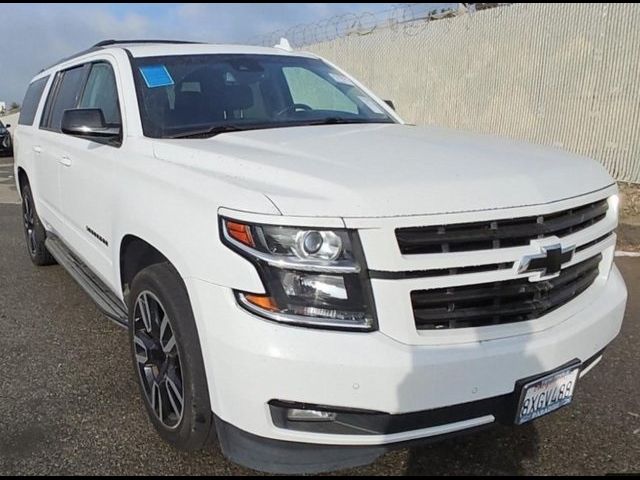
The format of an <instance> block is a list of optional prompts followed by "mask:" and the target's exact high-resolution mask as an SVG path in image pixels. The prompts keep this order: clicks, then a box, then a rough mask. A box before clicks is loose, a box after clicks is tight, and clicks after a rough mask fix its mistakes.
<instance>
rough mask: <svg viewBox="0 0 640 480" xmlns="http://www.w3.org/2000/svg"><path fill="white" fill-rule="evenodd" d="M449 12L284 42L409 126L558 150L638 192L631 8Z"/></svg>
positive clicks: (639, 102)
mask: <svg viewBox="0 0 640 480" xmlns="http://www.w3.org/2000/svg"><path fill="white" fill-rule="evenodd" d="M421 5H424V4H421ZM454 5H456V7H452V8H449V9H448V11H447V9H445V10H444V11H437V12H435V13H434V14H429V15H423V16H422V17H421V16H420V15H419V14H416V13H415V12H416V10H415V9H416V7H405V9H404V10H402V9H400V10H397V9H396V10H394V11H395V12H396V13H395V14H394V15H395V17H394V16H392V17H388V19H389V18H400V19H401V20H398V21H387V22H386V24H385V23H384V22H382V23H380V21H379V20H380V19H379V18H378V21H377V22H374V21H373V19H371V22H370V24H369V31H367V29H366V27H367V23H366V22H365V17H364V16H359V17H358V18H359V20H358V22H356V23H355V24H354V23H353V22H351V25H355V27H353V28H352V29H351V30H350V31H349V28H346V30H345V29H344V27H343V30H342V31H341V30H340V29H339V28H338V29H335V28H334V29H333V30H331V29H332V28H333V27H328V26H327V27H326V28H324V29H323V28H321V25H322V23H320V24H318V25H319V26H318V27H317V31H316V33H310V32H312V30H310V29H309V28H308V26H307V27H305V28H298V29H297V30H295V29H294V30H292V31H291V32H294V31H295V32H306V33H305V34H304V35H303V36H302V37H300V33H298V37H295V36H294V37H293V38H289V40H290V41H292V44H294V45H305V44H308V43H312V44H311V45H308V46H307V47H305V49H307V50H310V51H313V52H315V53H317V54H319V55H322V56H324V57H326V58H328V59H329V60H331V61H333V62H335V63H337V64H338V65H340V66H342V67H344V68H345V69H346V70H347V71H349V72H350V73H352V74H354V75H355V76H356V77H357V78H358V79H360V80H362V81H363V82H364V83H365V84H367V85H368V86H370V87H372V88H373V90H375V91H376V93H378V94H379V95H380V96H382V97H383V98H388V99H391V100H393V101H394V102H395V105H396V107H397V109H398V111H399V113H400V114H401V115H402V116H403V117H404V118H405V119H406V120H407V121H409V122H411V123H416V124H420V125H439V126H445V127H451V128H458V129H464V130H470V131H474V132H479V133H491V134H497V135H503V136H508V137H512V138H517V139H523V140H527V141H531V142H535V143H540V144H546V145H552V146H557V147H561V148H564V149H567V150H570V151H573V152H576V153H579V154H584V155H587V156H590V157H592V158H595V159H597V160H599V161H600V162H602V163H603V164H604V165H605V166H606V167H607V168H608V170H609V171H610V172H611V174H612V175H613V176H614V177H615V178H616V179H618V180H621V181H630V182H635V183H640V54H639V52H640V28H638V25H640V7H639V6H638V5H637V4H631V3H629V4H605V3H597V4H589V3H582V4H569V3H564V4H562V3H561V4H511V5H509V6H504V4H502V6H499V8H493V9H489V10H484V11H481V10H479V9H475V8H467V7H465V5H468V4H454ZM477 5H480V4H477ZM482 5H493V6H496V5H500V4H482ZM408 8H412V9H413V10H407V9H408ZM403 11H404V12H405V13H404V14H402V13H401V12H403ZM411 12H414V13H411ZM387 13H388V12H387ZM402 15H404V20H402ZM412 15H413V19H411V17H412ZM434 15H440V16H439V17H438V18H437V19H438V21H433V20H434V19H436V17H435V16H434ZM399 16H400V17H399ZM407 18H409V20H408V21H405V20H406V19H407ZM334 21H335V19H334ZM348 24H349V22H345V19H343V21H342V23H340V25H348ZM327 29H328V30H327ZM291 32H290V33H291ZM322 32H324V33H322ZM349 32H351V33H349ZM328 33H331V35H329V34H328ZM323 35H326V36H328V37H333V38H331V39H330V40H326V38H323ZM280 36H285V37H286V36H287V35H286V32H274V35H273V38H269V39H268V41H269V43H271V44H274V43H277V39H278V38H279V37H280ZM314 39H318V40H320V41H319V42H313V41H312V40H314ZM323 40H326V41H323ZM567 181H571V179H570V178H568V179H567Z"/></svg>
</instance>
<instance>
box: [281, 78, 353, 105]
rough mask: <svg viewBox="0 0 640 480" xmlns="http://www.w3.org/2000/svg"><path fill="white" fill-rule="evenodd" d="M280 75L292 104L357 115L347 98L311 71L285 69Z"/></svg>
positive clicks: (351, 102)
mask: <svg viewBox="0 0 640 480" xmlns="http://www.w3.org/2000/svg"><path fill="white" fill-rule="evenodd" d="M282 73H283V74H284V77H285V79H286V80H287V84H288V87H289V92H290V94H291V98H292V100H293V103H297V104H302V105H307V106H309V107H311V108H312V109H313V110H330V111H337V112H347V113H354V114H357V113H358V106H357V105H356V104H355V103H354V102H353V101H352V100H351V99H349V97H347V96H346V95H345V94H344V93H342V92H341V91H340V90H339V89H338V88H337V87H336V86H335V85H332V84H331V83H329V82H328V81H326V80H325V79H323V78H322V77H319V76H318V75H316V74H315V73H313V72H312V71H311V70H307V69H306V68H301V67H285V68H283V69H282Z"/></svg>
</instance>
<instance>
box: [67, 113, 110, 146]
mask: <svg viewBox="0 0 640 480" xmlns="http://www.w3.org/2000/svg"><path fill="white" fill-rule="evenodd" d="M120 131H121V129H120V126H119V125H118V126H113V125H107V123H106V122H105V121H104V114H103V113H102V110H100V109H99V108H79V109H75V110H65V111H64V113H63V114H62V133H66V134H67V135H75V136H78V137H92V138H94V139H96V138H102V139H115V138H119V137H120Z"/></svg>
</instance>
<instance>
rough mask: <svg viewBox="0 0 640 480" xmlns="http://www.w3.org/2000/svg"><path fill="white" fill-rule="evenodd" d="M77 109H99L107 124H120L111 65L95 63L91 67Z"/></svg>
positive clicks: (116, 93)
mask: <svg viewBox="0 0 640 480" xmlns="http://www.w3.org/2000/svg"><path fill="white" fill-rule="evenodd" d="M79 108H99V109H101V110H102V113H103V114H104V119H105V121H106V122H107V123H109V124H117V125H119V124H120V107H119V105H118V89H117V88H116V79H115V76H114V74H113V69H112V68H111V65H109V64H108V63H96V64H94V65H93V66H92V67H91V73H89V78H88V79H87V85H86V87H85V89H84V93H83V94H82V100H80V105H79Z"/></svg>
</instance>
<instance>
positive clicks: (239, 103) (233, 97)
mask: <svg viewBox="0 0 640 480" xmlns="http://www.w3.org/2000/svg"><path fill="white" fill-rule="evenodd" d="M224 97H225V105H226V107H227V109H229V110H246V109H247V108H251V107H253V92H252V91H251V88H249V87H248V86H247V85H226V86H225V87H224Z"/></svg>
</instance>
